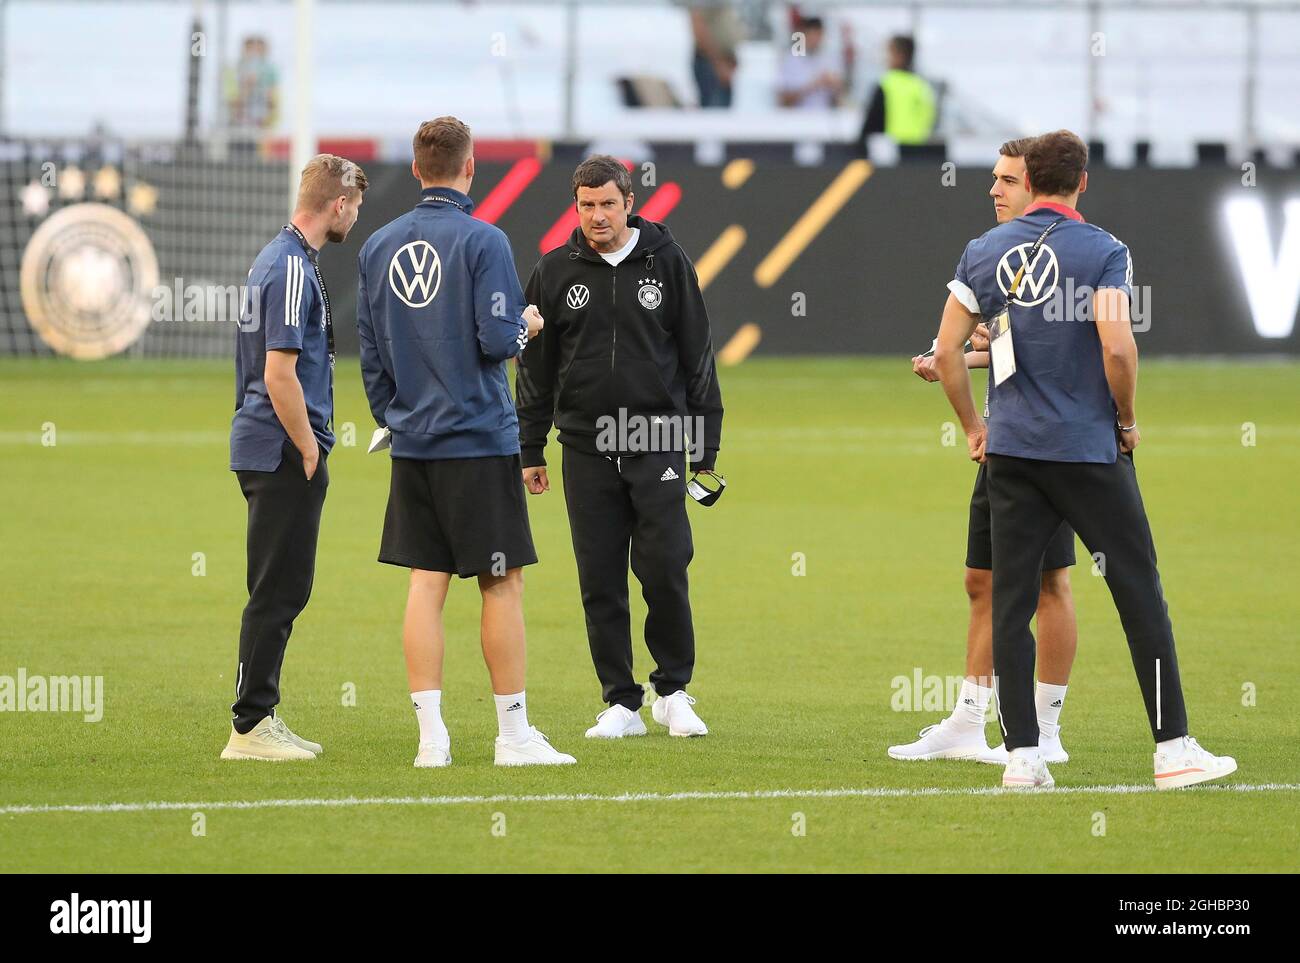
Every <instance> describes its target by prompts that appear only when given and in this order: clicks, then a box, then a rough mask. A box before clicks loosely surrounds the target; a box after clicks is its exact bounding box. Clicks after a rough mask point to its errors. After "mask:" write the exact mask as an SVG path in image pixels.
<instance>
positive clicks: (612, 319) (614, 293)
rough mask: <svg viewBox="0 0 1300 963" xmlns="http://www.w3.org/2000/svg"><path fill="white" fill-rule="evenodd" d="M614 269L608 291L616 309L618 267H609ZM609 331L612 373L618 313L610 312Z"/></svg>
mask: <svg viewBox="0 0 1300 963" xmlns="http://www.w3.org/2000/svg"><path fill="white" fill-rule="evenodd" d="M610 266H611V267H612V268H613V269H614V283H613V285H612V288H611V291H610V303H611V304H613V305H614V306H616V307H617V305H618V265H617V264H613V265H610ZM609 316H610V322H609V324H610V331H611V340H610V344H609V373H610V374H611V375H612V374H613V373H614V353H615V352H616V351H617V350H618V311H611V312H610V315H609Z"/></svg>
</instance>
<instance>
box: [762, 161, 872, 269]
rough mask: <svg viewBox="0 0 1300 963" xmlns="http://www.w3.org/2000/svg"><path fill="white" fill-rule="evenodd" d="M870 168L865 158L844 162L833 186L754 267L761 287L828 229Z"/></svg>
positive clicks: (860, 184) (867, 174) (869, 174)
mask: <svg viewBox="0 0 1300 963" xmlns="http://www.w3.org/2000/svg"><path fill="white" fill-rule="evenodd" d="M871 172H872V167H871V164H870V163H868V162H867V161H864V160H852V161H849V162H848V163H847V164H845V165H844V170H842V171H840V172H839V174H837V175H836V176H835V180H833V181H831V183H830V186H829V187H827V188H826V190H824V191H822V193H821V196H820V197H819V198H817V200H815V201H813V202H812V204H811V205H810V206H809V208H808V210H806V211H804V212H803V215H802V216H801V217H800V218H799V220H797V221H795V222H794V227H792V228H790V230H789V231H787V232H786V235H785V237H783V238H781V240H780V241H778V242H777V245H776V247H774V248H772V250H771V252H770V253H769V254H768V255H767V257H765V258H763V260H762V262H761V263H760V264H759V265H758V267H756V268H755V269H754V281H755V282H756V283H757V284H758V286H759V287H763V288H770V287H771V286H772V285H773V284H775V283H776V282H777V280H778V279H779V278H780V277H781V275H782V274H784V273H785V272H786V269H787V268H788V267H789V266H790V265H791V264H793V263H794V261H795V259H796V258H797V257H798V256H799V255H800V254H802V253H803V252H804V248H806V247H807V246H808V245H809V244H811V243H812V241H813V238H815V237H816V236H817V235H818V234H820V233H821V232H822V230H823V229H825V227H826V225H827V224H829V223H830V220H831V218H833V217H834V216H835V215H836V214H838V213H839V211H840V208H841V207H843V206H844V205H845V204H847V203H848V201H849V198H851V197H852V196H853V195H854V194H856V193H857V191H858V188H860V187H861V186H862V185H863V184H865V183H866V180H867V178H868V177H870V176H871Z"/></svg>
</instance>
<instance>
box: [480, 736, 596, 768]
mask: <svg viewBox="0 0 1300 963" xmlns="http://www.w3.org/2000/svg"><path fill="white" fill-rule="evenodd" d="M529 731H530V733H531V734H530V735H529V737H528V739H526V740H525V741H524V742H506V741H505V740H504V739H502V738H501V737H500V736H497V758H496V764H497V765H498V766H571V765H573V764H574V763H575V762H577V761H578V760H577V759H574V758H573V757H572V756H570V755H566V754H565V753H563V752H559V751H558V750H556V749H555V748H554V747H553V746H552V745H551V744H550V743H549V742H547V741H546V735H545V734H544V733H543V732H542V731H541V730H540V729H538V728H537V727H536V726H532V727H531V728H530V730H529Z"/></svg>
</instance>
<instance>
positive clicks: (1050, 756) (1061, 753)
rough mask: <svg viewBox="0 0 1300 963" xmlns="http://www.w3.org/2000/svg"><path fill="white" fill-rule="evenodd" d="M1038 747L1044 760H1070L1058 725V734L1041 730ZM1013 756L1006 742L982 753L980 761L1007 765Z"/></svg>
mask: <svg viewBox="0 0 1300 963" xmlns="http://www.w3.org/2000/svg"><path fill="white" fill-rule="evenodd" d="M1038 748H1039V749H1041V750H1042V751H1043V762H1050V763H1053V764H1055V763H1058V762H1069V761H1070V754H1069V753H1068V752H1066V751H1065V747H1064V746H1062V745H1061V727H1060V726H1056V735H1054V736H1045V735H1043V733H1042V731H1041V730H1040V731H1039V733H1038ZM1010 758H1011V756H1010V755H1009V754H1008V753H1007V747H1006V745H1005V744H999V745H997V746H995V747H994V748H992V749H990V750H989V751H988V752H985V753H981V754H980V757H979V760H980V762H987V763H989V764H991V765H995V766H1005V765H1006V764H1007V760H1008V759H1010Z"/></svg>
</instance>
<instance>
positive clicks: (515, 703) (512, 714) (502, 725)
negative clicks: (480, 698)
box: [492, 692, 530, 744]
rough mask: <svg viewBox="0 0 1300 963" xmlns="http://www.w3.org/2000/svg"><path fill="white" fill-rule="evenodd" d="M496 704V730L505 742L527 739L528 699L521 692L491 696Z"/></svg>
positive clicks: (519, 741)
mask: <svg viewBox="0 0 1300 963" xmlns="http://www.w3.org/2000/svg"><path fill="white" fill-rule="evenodd" d="M492 698H493V699H494V700H496V704H497V730H498V732H499V734H500V736H501V738H502V739H504V740H505V741H506V742H512V743H516V744H518V743H521V742H526V741H527V740H528V734H529V729H530V727H529V725H528V700H527V699H525V698H524V694H523V692H516V693H513V694H512V695H494V696H492Z"/></svg>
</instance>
